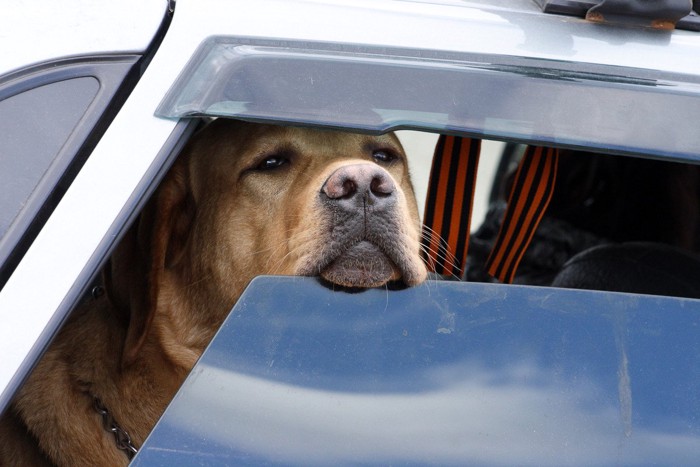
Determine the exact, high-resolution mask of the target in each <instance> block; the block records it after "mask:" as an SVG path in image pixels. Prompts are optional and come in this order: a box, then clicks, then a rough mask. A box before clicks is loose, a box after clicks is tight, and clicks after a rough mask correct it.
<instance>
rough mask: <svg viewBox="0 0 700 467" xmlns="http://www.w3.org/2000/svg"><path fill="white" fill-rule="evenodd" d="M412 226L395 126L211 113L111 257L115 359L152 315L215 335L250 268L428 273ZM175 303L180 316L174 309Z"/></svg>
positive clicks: (378, 280)
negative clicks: (119, 316) (120, 330)
mask: <svg viewBox="0 0 700 467" xmlns="http://www.w3.org/2000/svg"><path fill="white" fill-rule="evenodd" d="M419 232H420V227H419V219H418V212H417V207H416V202H415V198H414V195H413V189H412V187H411V183H410V179H409V173H408V167H407V164H406V156H405V154H404V152H403V149H402V147H401V144H400V143H399V141H398V139H397V138H396V137H395V136H394V135H393V134H386V135H382V136H370V135H361V134H352V133H345V132H337V131H327V130H315V129H303V128H292V127H279V126H270V125H259V124H251V123H242V122H234V121H232V120H224V119H219V120H216V121H214V122H213V123H211V124H210V125H208V126H207V127H206V128H204V129H203V130H202V131H201V132H199V133H198V134H197V135H196V136H195V137H194V138H193V140H192V141H191V142H190V144H189V145H188V146H187V148H186V149H185V151H184V153H183V154H182V155H181V156H180V157H179V158H178V160H177V162H176V163H175V165H174V166H173V168H172V169H171V170H170V172H169V173H168V175H167V176H166V179H165V180H164V182H163V183H162V184H161V186H160V187H159V188H158V190H157V192H156V194H155V195H154V197H153V200H152V201H151V202H150V204H149V206H148V207H147V208H146V209H145V210H144V212H143V214H142V215H141V220H140V221H139V223H138V225H137V226H135V227H134V228H132V231H131V232H130V233H129V235H128V236H127V239H125V240H124V241H123V242H122V244H121V245H120V246H119V247H118V249H117V252H116V253H115V255H114V256H113V259H112V267H111V271H110V280H109V284H108V285H109V289H110V290H111V296H112V297H113V300H114V301H115V302H116V303H117V305H118V308H119V309H121V310H122V313H123V314H124V315H125V316H126V317H127V320H128V322H129V330H128V337H127V345H126V347H125V357H124V358H125V361H126V362H128V361H130V360H131V359H133V358H134V357H135V355H136V353H138V349H139V348H140V346H141V345H142V344H143V341H144V339H145V336H146V335H147V333H148V331H149V328H150V327H151V321H152V320H153V319H154V316H155V317H156V319H157V316H158V315H159V314H160V315H167V316H169V317H170V321H174V322H177V325H173V324H169V325H168V326H170V327H173V326H175V327H177V329H176V330H174V331H173V330H172V329H170V331H169V332H171V333H172V332H182V333H183V334H187V333H189V332H190V331H187V330H185V329H184V328H193V329H195V331H192V332H195V333H196V329H197V328H198V327H199V328H202V327H204V328H207V327H210V328H213V329H211V332H212V333H213V332H214V331H215V329H216V327H218V324H219V323H220V322H221V320H222V319H223V317H224V316H225V314H226V313H227V312H228V310H229V309H230V308H231V306H232V305H233V304H234V303H235V301H236V300H237V299H238V297H239V295H240V294H241V292H242V291H243V289H244V287H245V286H246V285H247V284H248V282H249V281H250V280H251V279H252V278H253V277H255V276H257V275H261V274H284V275H305V276H320V277H322V278H324V279H325V280H326V281H328V282H331V283H333V284H338V285H341V286H345V287H361V288H366V287H377V286H382V285H384V284H386V283H387V282H389V281H402V282H404V283H405V284H407V285H415V284H418V283H420V282H421V281H423V280H424V279H425V277H426V269H425V266H424V264H423V262H422V261H421V259H420V256H419ZM180 310H187V311H185V313H186V314H187V316H179V315H178V316H175V315H177V314H179V313H182V312H181V311H180ZM185 337H186V336H185ZM208 337H210V336H208ZM208 337H207V339H208ZM185 340H186V339H185ZM193 345H194V344H193Z"/></svg>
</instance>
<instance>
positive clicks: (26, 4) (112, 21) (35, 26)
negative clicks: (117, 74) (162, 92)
mask: <svg viewBox="0 0 700 467" xmlns="http://www.w3.org/2000/svg"><path fill="white" fill-rule="evenodd" d="M165 6H166V0H120V1H119V2H93V1H86V0H65V1H60V2H53V1H50V0H40V1H30V0H16V1H12V2H2V3H0V18H2V34H0V50H2V51H3V52H2V54H0V76H2V75H4V74H6V73H9V72H10V71H12V70H17V69H21V68H25V67H28V66H31V65H34V64H37V63H42V62H46V61H49V60H55V59H57V58H60V57H71V56H78V55H94V54H103V53H110V52H114V51H120V52H122V53H124V52H127V53H137V52H142V51H144V50H146V47H147V46H148V44H149V43H150V42H151V40H152V39H153V36H154V34H155V32H156V31H157V29H158V27H159V25H160V23H161V22H162V21H163V14H164V11H165Z"/></svg>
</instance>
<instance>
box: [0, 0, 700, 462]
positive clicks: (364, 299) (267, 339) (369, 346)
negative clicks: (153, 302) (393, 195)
mask: <svg viewBox="0 0 700 467" xmlns="http://www.w3.org/2000/svg"><path fill="white" fill-rule="evenodd" d="M652 3H653V4H656V3H658V4H659V5H661V4H663V7H664V8H665V9H663V10H662V9H659V8H660V7H659V6H658V5H656V6H655V5H652ZM692 4H693V5H695V7H696V10H697V7H698V5H697V2H692ZM691 7H692V5H691V2H689V1H685V2H684V1H677V2H673V1H669V2H644V1H643V0H637V1H634V0H629V1H624V2H623V1H612V0H608V1H606V2H596V1H590V2H586V1H576V2H574V1H570V2H569V1H566V0H497V1H495V0H494V1H486V0H483V1H479V0H464V1H462V0H425V1H417V0H416V1H412V0H352V1H350V0H237V1H232V0H178V1H177V2H175V1H164V0H148V1H144V0H122V1H120V2H117V3H101V2H84V1H81V0H65V1H62V2H48V1H44V0H41V1H39V2H28V1H24V0H20V1H19V2H10V3H6V4H3V5H0V50H2V51H3V52H2V54H0V123H1V127H2V130H1V131H0V185H1V186H2V187H3V188H2V191H3V196H2V199H1V200H0V355H2V359H1V360H0V394H1V395H0V410H5V409H6V408H7V407H8V405H9V404H10V403H11V401H12V397H13V395H14V393H15V392H16V391H17V389H18V388H19V387H20V386H21V384H22V382H23V381H24V379H25V378H26V376H27V375H28V374H29V372H30V371H31V369H32V367H33V365H34V363H35V362H36V361H37V360H38V359H39V358H40V356H41V354H42V352H43V351H44V350H45V349H46V347H47V345H48V344H49V342H50V341H51V339H52V337H53V336H54V335H55V333H56V332H57V330H58V329H59V328H60V326H61V324H62V323H63V322H64V321H65V319H66V317H67V316H68V315H69V313H70V312H71V310H72V309H73V307H74V306H75V305H76V304H77V303H78V302H79V301H80V300H81V298H82V297H84V296H85V295H86V294H90V293H91V289H92V285H93V284H94V281H95V280H96V277H97V276H98V273H99V270H100V268H101V266H102V265H103V264H104V262H105V261H106V259H107V258H108V256H109V254H110V252H111V251H112V249H113V247H114V246H115V245H116V243H117V241H118V239H119V238H120V235H122V233H123V232H124V231H125V230H126V227H127V226H128V225H129V223H130V221H131V220H133V219H134V218H135V216H136V215H137V214H138V212H139V209H140V207H141V206H142V205H143V204H144V203H145V200H146V199H147V198H148V195H149V194H150V193H152V192H153V190H154V189H155V187H156V186H157V183H158V182H159V180H160V178H161V177H162V175H163V174H164V173H165V171H166V170H167V168H168V167H169V166H170V164H171V163H172V162H173V160H174V159H175V158H176V157H177V155H178V152H179V151H180V149H181V148H182V147H183V145H184V144H185V142H186V141H187V139H188V138H189V136H190V135H191V134H192V133H193V131H194V130H195V128H196V127H197V125H198V124H199V123H200V122H201V119H203V118H234V119H244V120H249V121H256V122H273V123H279V124H284V125H305V126H321V127H332V128H339V129H350V130H356V131H366V132H375V133H380V132H384V131H388V130H401V131H400V133H401V135H400V136H401V137H402V138H404V141H406V146H407V150H408V151H409V155H410V156H411V158H412V161H411V162H412V163H413V164H414V170H413V176H414V183H415V184H416V187H417V189H418V192H419V193H420V194H421V196H422V197H426V201H425V202H424V204H425V219H424V221H425V222H426V223H428V222H429V221H430V220H432V221H433V222H434V224H433V228H438V227H436V226H437V225H438V223H439V222H438V221H436V220H435V214H434V212H433V211H435V206H436V204H435V203H437V202H441V203H444V204H445V203H446V205H449V206H450V208H449V209H453V205H454V204H455V203H454V201H451V200H452V199H453V198H452V195H453V191H454V184H453V185H451V186H449V187H448V188H447V191H446V193H447V195H445V194H444V193H443V195H442V197H440V196H436V195H435V194H434V193H433V194H432V195H431V191H430V190H431V188H430V187H429V186H428V182H429V178H430V177H429V167H430V165H431V157H432V156H433V152H434V148H435V146H434V145H435V144H436V141H438V143H439V141H441V140H443V139H444V138H448V137H457V138H463V139H464V140H465V141H466V139H467V138H470V140H477V139H478V140H482V139H483V140H484V141H485V143H484V147H485V148H488V150H486V151H482V163H481V165H482V166H488V165H489V163H491V164H490V165H491V166H493V167H497V169H496V170H495V177H494V178H493V179H492V177H493V175H491V174H485V175H484V174H480V183H484V184H485V185H488V187H489V188H488V190H491V193H490V194H489V195H488V196H486V197H484V196H483V195H482V194H481V190H479V194H477V197H479V196H481V198H478V199H477V201H476V203H483V204H484V205H488V207H489V213H488V214H483V215H481V217H483V218H484V219H485V220H484V221H483V224H482V221H481V220H480V219H479V220H474V219H475V217H474V216H473V217H472V219H473V222H472V225H471V231H472V242H471V246H470V250H469V256H466V255H467V250H466V247H464V248H463V245H462V247H460V246H459V245H457V243H455V245H456V246H455V248H462V250H461V251H463V255H464V257H465V258H466V259H464V260H462V259H461V256H460V261H461V263H460V266H461V268H460V273H459V274H456V276H457V277H456V278H457V279H464V278H465V277H467V278H468V279H470V280H469V281H463V280H460V281H457V280H452V281H450V280H444V281H443V280H437V279H436V280H431V281H428V283H426V284H424V285H422V286H420V287H417V288H413V289H408V290H401V291H386V290H384V289H382V290H372V291H369V292H367V293H365V294H357V295H353V294H343V293H334V292H331V291H329V290H326V289H323V288H322V287H319V286H318V284H317V283H316V282H315V280H314V279H311V278H303V279H302V278H280V277H266V278H261V279H259V280H256V281H254V283H253V284H251V286H250V288H249V289H248V291H247V292H246V293H245V295H244V296H243V297H242V298H241V299H240V301H239V303H238V305H237V306H236V308H234V310H233V311H232V313H231V315H230V317H229V320H228V321H227V322H226V323H225V324H224V327H223V328H222V330H221V332H220V334H219V335H218V336H217V338H216V339H215V340H214V341H213V342H212V344H211V346H210V348H209V350H208V351H207V352H206V353H205V354H204V355H203V356H202V358H201V359H200V362H199V363H198V365H197V366H196V367H195V369H194V370H193V372H192V374H191V377H190V378H189V379H188V380H187V381H186V382H185V384H184V386H183V388H182V389H181V391H180V393H178V396H177V397H176V398H175V400H174V401H173V403H172V404H171V406H170V408H169V409H168V410H167V411H166V413H165V415H164V416H163V418H162V419H161V422H160V423H159V424H158V426H157V427H156V428H155V430H154V432H153V433H152V435H151V437H150V438H149V439H148V440H147V441H146V443H145V444H144V446H143V447H140V452H139V454H138V455H137V456H136V457H135V459H134V461H133V463H134V464H135V465H174V464H195V463H199V462H201V463H204V464H206V465H215V464H221V465H232V464H235V465H240V464H269V463H273V464H275V463H278V464H304V465H309V464H330V463H334V464H337V463H344V464H383V465H385V464H393V463H406V464H439V465H445V464H462V465H464V464H470V465H474V464H477V465H504V464H517V465H563V464H589V465H590V464H596V465H603V464H624V465H642V464H654V463H664V464H673V465H682V464H685V465H692V464H694V463H696V462H697V459H698V458H700V401H699V399H698V394H700V392H699V390H700V378H699V377H698V375H700V373H699V372H698V370H699V369H700V328H699V323H700V300H699V299H700V260H698V257H697V255H698V254H700V208H699V207H698V199H700V192H698V191H697V187H698V186H700V175H697V174H698V173H700V172H698V171H697V170H696V169H697V168H698V167H697V164H699V163H700V127H699V126H698V121H699V120H700V60H698V57H700V32H699V30H700V27H698V24H699V23H700V22H699V21H698V15H697V14H696V13H695V12H694V11H692V10H691ZM657 10H658V11H657ZM674 27H675V28H674ZM404 130H405V132H404ZM408 130H410V131H408ZM487 140H488V142H486V141H487ZM426 147H427V149H425V148H426ZM438 147H440V146H439V145H438ZM542 147H545V148H554V150H556V151H559V152H561V153H562V154H565V155H566V156H567V157H568V159H562V161H560V167H559V170H560V171H562V170H564V169H563V168H562V167H566V168H568V169H570V170H571V171H570V172H568V174H564V175H561V174H560V175H558V180H557V183H558V185H556V189H554V188H551V189H554V190H555V191H554V194H553V195H552V193H549V195H548V196H552V198H551V204H549V207H547V206H548V204H547V203H549V202H550V201H549V198H547V200H546V202H545V203H544V204H541V205H538V204H537V201H533V200H532V199H530V198H528V200H527V202H525V204H526V205H528V203H530V204H533V203H534V204H533V205H535V206H539V207H540V208H541V209H542V211H541V212H540V211H538V212H537V213H536V214H532V216H535V217H537V222H534V223H531V225H530V230H529V231H528V230H527V228H525V227H522V225H516V223H515V222H513V224H512V225H513V226H514V227H513V228H514V229H516V230H515V231H516V234H514V235H513V237H512V238H515V241H517V242H519V243H517V247H515V246H511V247H504V248H505V250H506V251H513V249H516V248H521V249H522V251H520V253H517V254H514V255H515V256H518V260H517V261H515V266H517V265H518V262H521V263H520V269H519V270H517V271H516V268H513V269H512V270H511V271H508V272H504V273H503V274H501V275H500V276H499V277H500V278H501V280H500V281H494V280H492V279H489V278H487V276H486V275H485V270H486V269H488V265H484V262H485V261H486V256H488V252H489V251H490V249H491V247H492V246H493V243H494V242H495V241H496V237H498V229H499V227H500V226H502V225H503V224H501V223H500V219H501V215H502V214H503V212H504V211H505V210H507V207H506V206H515V204H516V203H517V195H522V194H523V193H525V191H522V190H520V191H518V189H516V190H515V191H514V193H515V195H516V196H512V197H511V198H510V199H508V192H509V191H508V190H510V189H511V188H510V181H511V180H512V177H513V175H512V169H513V167H514V166H516V165H517V164H518V163H519V161H520V160H522V159H523V158H527V157H528V156H523V155H522V153H523V152H525V151H526V150H527V149H526V148H542ZM438 152H439V151H438ZM493 152H495V153H496V154H492V153H493ZM562 157H564V156H562ZM565 161H568V162H565ZM584 161H585V164H582V162H584ZM589 161H594V162H590V163H589ZM609 161H614V162H613V163H612V165H608V162H609ZM620 161H624V162H625V163H624V164H622V165H619V164H618V162H620ZM630 161H631V163H630V165H627V162H630ZM639 161H641V162H639ZM637 162H639V164H640V165H636V164H637ZM647 163H649V164H652V165H649V166H647V165H645V164H647ZM653 164H661V165H653ZM668 164H678V165H671V166H672V167H674V169H673V170H672V171H671V172H670V173H672V174H678V178H671V179H667V178H664V177H667V176H668V173H667V172H665V171H664V170H665V169H663V168H665V167H667V166H669V165H668ZM593 165H595V166H596V168H594V167H593ZM584 166H585V167H586V169H585V170H588V172H581V170H583V169H582V167H584ZM642 166H643V167H644V169H640V168H639V167H642ZM600 167H607V168H608V169H606V170H608V172H606V174H607V175H608V177H607V178H606V177H604V176H603V175H601V174H602V173H603V172H600V171H598V172H596V171H595V170H598V169H597V168H600ZM657 167H661V168H662V169H658V168H657ZM548 170H549V169H548ZM554 170H555V171H556V167H555V169H554ZM577 170H578V172H577ZM458 172H459V170H455V169H454V168H452V169H447V171H446V172H445V173H454V174H457V173H458ZM642 172H643V173H644V174H647V175H645V176H648V177H650V178H643V177H642V176H641V174H642ZM533 173H534V172H533ZM455 176H457V175H455ZM586 176H590V177H593V178H591V179H590V180H588V182H590V183H588V184H587V185H586V186H587V187H588V188H590V189H591V190H593V191H594V192H595V193H601V194H604V195H605V196H606V197H605V198H603V197H602V195H601V197H600V198H595V197H594V196H584V197H583V199H579V200H578V201H577V202H579V204H577V205H576V208H575V209H572V210H569V211H567V210H566V209H565V208H567V207H570V206H571V205H569V204H567V205H566V206H564V201H563V200H564V199H566V200H567V202H571V203H573V201H574V200H575V199H577V198H576V195H577V193H578V192H576V191H575V190H576V189H577V188H580V186H582V184H581V185H580V184H579V182H582V180H583V179H584V178H585V177H586ZM515 177H516V180H517V175H516V176H515ZM674 177H675V175H674ZM645 180H646V181H649V180H651V181H650V182H648V183H647V182H645ZM596 181H599V183H595V182H596ZM533 183H535V184H536V185H537V184H538V183H542V184H541V185H537V187H540V186H542V190H546V189H547V188H546V187H544V182H540V180H539V179H538V180H536V181H535V182H533ZM655 183H658V184H659V186H662V185H663V186H670V187H679V186H682V187H685V188H684V189H686V192H684V194H679V195H678V196H679V197H682V196H685V197H684V198H682V201H677V200H678V199H681V198H668V199H665V198H664V199H660V198H659V197H655V196H651V195H648V194H647V192H646V188H648V185H654V184H655ZM516 185H517V183H516ZM491 187H492V189H491ZM623 188H624V189H623ZM567 190H568V191H567ZM624 190H627V191H624ZM694 190H695V191H694ZM593 191H592V192H593ZM680 191H682V190H680ZM504 193H505V196H504ZM558 193H568V194H569V195H570V196H569V195H564V194H558ZM637 194H638V196H637ZM533 196H534V195H533ZM537 196H540V195H537ZM669 196H671V195H669ZM523 199H524V198H523ZM436 200H438V201H436ZM656 200H658V201H659V203H661V202H662V201H663V202H664V203H665V204H663V205H660V206H656V207H654V206H653V204H654V202H655V201H656ZM468 201H470V200H468ZM506 201H507V202H508V203H506ZM460 202H461V201H460ZM470 202H471V201H470ZM617 202H619V204H620V206H617V204H615V206H616V209H620V210H619V211H616V212H615V213H611V212H610V211H606V213H607V214H606V215H607V216H608V217H598V218H596V220H595V222H594V221H592V220H591V219H593V217H591V218H590V219H589V218H588V217H586V216H588V213H590V212H591V210H593V209H597V208H598V207H599V206H602V207H611V206H612V204H614V203H617ZM596 203H598V204H596ZM642 205H643V206H642ZM449 209H447V208H444V209H443V205H442V204H441V205H440V212H443V211H444V212H448V211H449ZM499 209H500V210H499ZM544 209H548V210H547V211H546V212H547V213H548V214H547V215H550V216H555V214H556V213H559V214H561V217H560V218H558V219H557V220H556V221H552V223H551V224H549V227H546V228H544V227H542V225H543V224H541V223H540V220H541V219H540V218H546V215H545V214H544V212H545V211H544ZM676 211H677V212H676ZM647 212H648V213H649V214H648V216H647V214H644V213H647ZM459 214H460V213H459V212H458V213H457V214H455V215H459ZM657 214H658V215H659V216H660V217H658V218H657V217H654V216H655V215H657ZM441 215H442V214H441ZM538 216H539V217H538ZM542 216H545V217H542ZM646 217H648V218H646ZM524 218H525V217H523V219H524ZM441 219H442V218H441ZM528 219H529V218H528ZM640 219H641V220H640ZM442 220H443V222H442V223H441V224H440V225H442V224H444V225H445V228H446V231H449V228H450V227H451V226H452V224H451V221H450V220H447V217H445V219H442ZM452 220H453V219H452ZM638 220H639V223H637V221H638ZM584 221H586V222H588V221H590V222H589V223H588V224H586V225H587V227H581V226H580V225H578V224H577V222H581V223H584ZM528 222H530V221H528ZM542 222H545V223H546V222H547V221H542ZM504 223H505V224H506V225H511V224H508V223H507V222H504ZM617 223H619V224H621V225H623V227H624V233H621V231H619V230H616V231H614V232H613V230H612V227H611V226H612V225H613V224H615V225H617ZM594 224H595V225H594ZM570 225H574V226H578V227H577V229H576V230H575V231H574V232H573V233H572V231H568V230H566V228H568V226H570ZM592 225H594V227H595V228H593V227H591V228H590V229H589V228H588V227H590V226H592ZM467 227H468V226H467ZM518 229H520V230H518ZM546 229H549V230H546ZM596 229H598V230H596ZM463 230H464V229H463ZM545 230H546V231H545ZM652 231H653V232H654V234H653V235H652V233H651V232H652ZM657 231H658V232H657ZM519 232H523V233H522V235H521V236H522V237H523V238H526V240H522V241H520V240H517V238H519ZM543 232H544V233H543ZM561 232H564V233H561ZM467 233H468V230H467ZM647 233H648V235H646V234H647ZM657 233H658V235H657ZM560 234H561V235H560ZM461 235H462V236H463V235H464V231H462V232H461ZM572 235H573V236H575V237H576V240H575V241H573V240H571V238H572V237H571V236H572ZM654 235H656V236H654ZM673 235H676V236H675V237H673ZM671 237H673V239H671ZM460 238H461V237H460ZM678 239H680V240H678ZM538 242H539V243H538ZM572 244H575V246H576V247H575V248H574V247H573V246H572ZM538 245H539V246H538ZM528 246H529V249H527V248H528ZM584 246H585V247H586V248H583V247H584ZM508 248H510V250H508ZM526 249H527V250H526ZM525 251H529V252H530V253H529V256H528V254H526V253H525ZM453 253H454V252H453ZM506 254H509V253H506ZM523 255H524V256H523ZM577 255H583V256H577ZM581 266H582V268H581ZM438 272H440V271H438ZM442 272H444V273H445V274H444V275H450V274H451V273H453V271H452V272H446V271H442ZM453 275H454V274H453ZM496 275H497V276H498V274H496ZM436 277H438V276H436ZM439 278H440V279H444V278H445V277H439ZM622 279H624V280H622ZM495 282H514V283H515V284H501V283H495ZM574 289H595V290H574ZM279 304H284V305H285V312H284V313H282V312H281V311H280V312H276V313H272V314H270V313H265V312H263V311H262V310H269V309H279V306H278V305H279ZM353 310H354V311H356V313H353ZM291 316H294V317H295V319H291V318H290V317H291ZM300 317H306V318H308V320H311V321H308V320H306V321H305V322H312V323H317V325H318V326H317V327H316V328H314V327H311V329H309V327H308V326H307V327H304V326H298V324H295V323H298V320H299V319H300ZM348 330H353V331H352V332H350V331H348ZM232 336H234V337H232ZM262 343H265V345H264V346H263V345H262ZM146 397H147V395H146Z"/></svg>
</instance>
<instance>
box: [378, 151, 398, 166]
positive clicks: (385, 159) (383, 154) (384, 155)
mask: <svg viewBox="0 0 700 467" xmlns="http://www.w3.org/2000/svg"><path fill="white" fill-rule="evenodd" d="M372 157H373V158H374V160H375V161H377V162H379V163H382V164H390V163H392V162H394V161H396V160H397V159H398V157H396V154H394V153H393V152H391V151H386V150H384V149H380V150H377V151H374V152H373V153H372Z"/></svg>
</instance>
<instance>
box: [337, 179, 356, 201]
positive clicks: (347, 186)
mask: <svg viewBox="0 0 700 467" xmlns="http://www.w3.org/2000/svg"><path fill="white" fill-rule="evenodd" d="M356 192H357V183H355V181H354V180H351V179H348V180H345V181H344V182H343V190H342V192H341V195H340V196H338V198H350V197H352V196H354V195H355V193H356Z"/></svg>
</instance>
